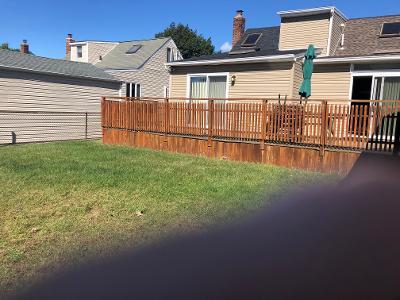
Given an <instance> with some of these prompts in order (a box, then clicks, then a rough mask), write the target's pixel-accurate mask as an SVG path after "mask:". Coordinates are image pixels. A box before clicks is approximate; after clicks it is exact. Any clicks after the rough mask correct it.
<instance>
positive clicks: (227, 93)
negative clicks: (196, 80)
mask: <svg viewBox="0 0 400 300" xmlns="http://www.w3.org/2000/svg"><path fill="white" fill-rule="evenodd" d="M215 76H226V91H225V98H228V95H229V81H230V78H229V72H220V73H191V74H186V98H187V99H189V98H190V78H192V77H206V84H207V95H208V87H209V77H215ZM206 98H208V97H206Z"/></svg>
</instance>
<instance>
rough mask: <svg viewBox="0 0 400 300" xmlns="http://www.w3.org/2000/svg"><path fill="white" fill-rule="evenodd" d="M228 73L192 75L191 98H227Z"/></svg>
mask: <svg viewBox="0 0 400 300" xmlns="http://www.w3.org/2000/svg"><path fill="white" fill-rule="evenodd" d="M226 92H227V75H217V74H215V75H193V76H191V77H190V86H189V97H190V98H194V99H196V98H214V99H225V98H226Z"/></svg>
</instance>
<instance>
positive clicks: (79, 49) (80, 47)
mask: <svg viewBox="0 0 400 300" xmlns="http://www.w3.org/2000/svg"><path fill="white" fill-rule="evenodd" d="M76 56H77V57H78V58H82V46H76Z"/></svg>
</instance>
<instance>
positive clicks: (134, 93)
mask: <svg viewBox="0 0 400 300" xmlns="http://www.w3.org/2000/svg"><path fill="white" fill-rule="evenodd" d="M125 93H126V97H140V96H141V88H140V84H139V83H133V82H127V83H125Z"/></svg>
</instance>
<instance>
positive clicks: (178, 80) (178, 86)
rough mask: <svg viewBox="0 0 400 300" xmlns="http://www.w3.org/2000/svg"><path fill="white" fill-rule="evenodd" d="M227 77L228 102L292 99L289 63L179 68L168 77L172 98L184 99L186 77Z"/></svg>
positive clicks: (290, 65)
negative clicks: (204, 75)
mask: <svg viewBox="0 0 400 300" xmlns="http://www.w3.org/2000/svg"><path fill="white" fill-rule="evenodd" d="M226 72H227V73H229V78H228V80H230V77H231V76H232V75H235V76H236V82H235V85H233V86H232V85H229V87H228V89H229V91H228V97H229V98H246V97H249V98H278V96H279V95H281V96H282V97H285V96H288V97H291V95H292V83H291V80H292V63H274V64H247V65H246V64H240V65H232V66H204V67H180V68H176V69H174V70H173V71H172V73H171V97H186V96H187V95H186V88H187V74H198V73H226Z"/></svg>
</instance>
